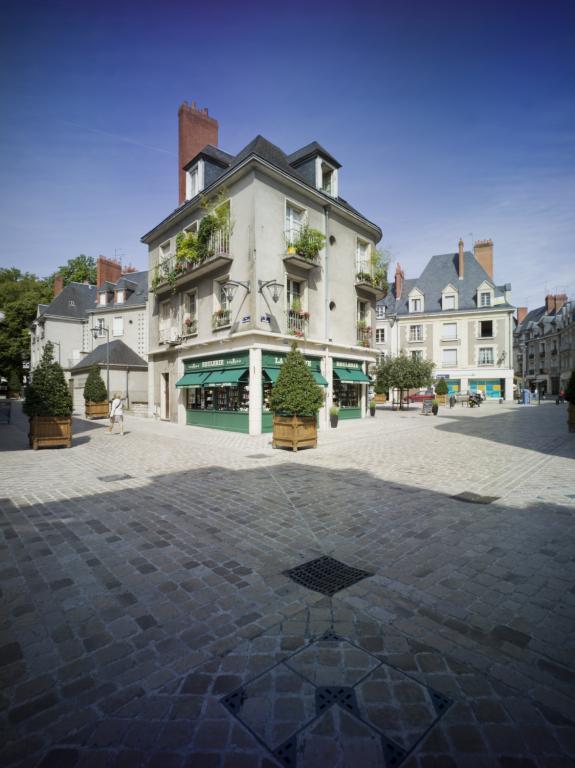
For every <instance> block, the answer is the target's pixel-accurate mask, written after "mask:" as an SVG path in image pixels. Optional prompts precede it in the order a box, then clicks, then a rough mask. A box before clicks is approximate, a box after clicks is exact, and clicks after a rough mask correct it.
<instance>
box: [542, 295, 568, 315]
mask: <svg viewBox="0 0 575 768" xmlns="http://www.w3.org/2000/svg"><path fill="white" fill-rule="evenodd" d="M566 301H567V295H566V294H565V293H557V294H555V295H554V296H553V294H551V293H548V294H547V296H546V297H545V314H546V315H552V314H553V313H555V314H557V312H559V310H560V309H561V307H562V306H563V304H565V302H566Z"/></svg>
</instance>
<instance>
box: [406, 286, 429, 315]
mask: <svg viewBox="0 0 575 768" xmlns="http://www.w3.org/2000/svg"><path fill="white" fill-rule="evenodd" d="M407 298H408V301H409V313H410V314H414V313H417V312H424V311H425V303H424V296H423V293H422V292H421V291H420V290H419V288H412V289H411V291H410V292H409V294H408V297H407Z"/></svg>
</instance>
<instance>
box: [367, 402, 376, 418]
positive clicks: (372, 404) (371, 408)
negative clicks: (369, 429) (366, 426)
mask: <svg viewBox="0 0 575 768" xmlns="http://www.w3.org/2000/svg"><path fill="white" fill-rule="evenodd" d="M376 407H377V403H376V402H375V400H370V401H369V415H370V416H375V409H376Z"/></svg>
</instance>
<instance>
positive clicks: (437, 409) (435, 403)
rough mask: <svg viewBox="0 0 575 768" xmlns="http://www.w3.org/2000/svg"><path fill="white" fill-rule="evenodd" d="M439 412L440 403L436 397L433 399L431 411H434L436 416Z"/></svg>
mask: <svg viewBox="0 0 575 768" xmlns="http://www.w3.org/2000/svg"><path fill="white" fill-rule="evenodd" d="M438 412H439V403H438V402H437V400H436V399H435V398H434V399H433V400H432V401H431V413H432V414H433V415H434V416H437V414H438Z"/></svg>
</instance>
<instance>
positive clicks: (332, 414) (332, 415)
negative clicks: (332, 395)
mask: <svg viewBox="0 0 575 768" xmlns="http://www.w3.org/2000/svg"><path fill="white" fill-rule="evenodd" d="M338 421H339V408H338V407H337V405H332V406H331V408H330V409H329V423H330V424H331V426H332V427H333V428H334V429H335V427H337V423H338Z"/></svg>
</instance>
